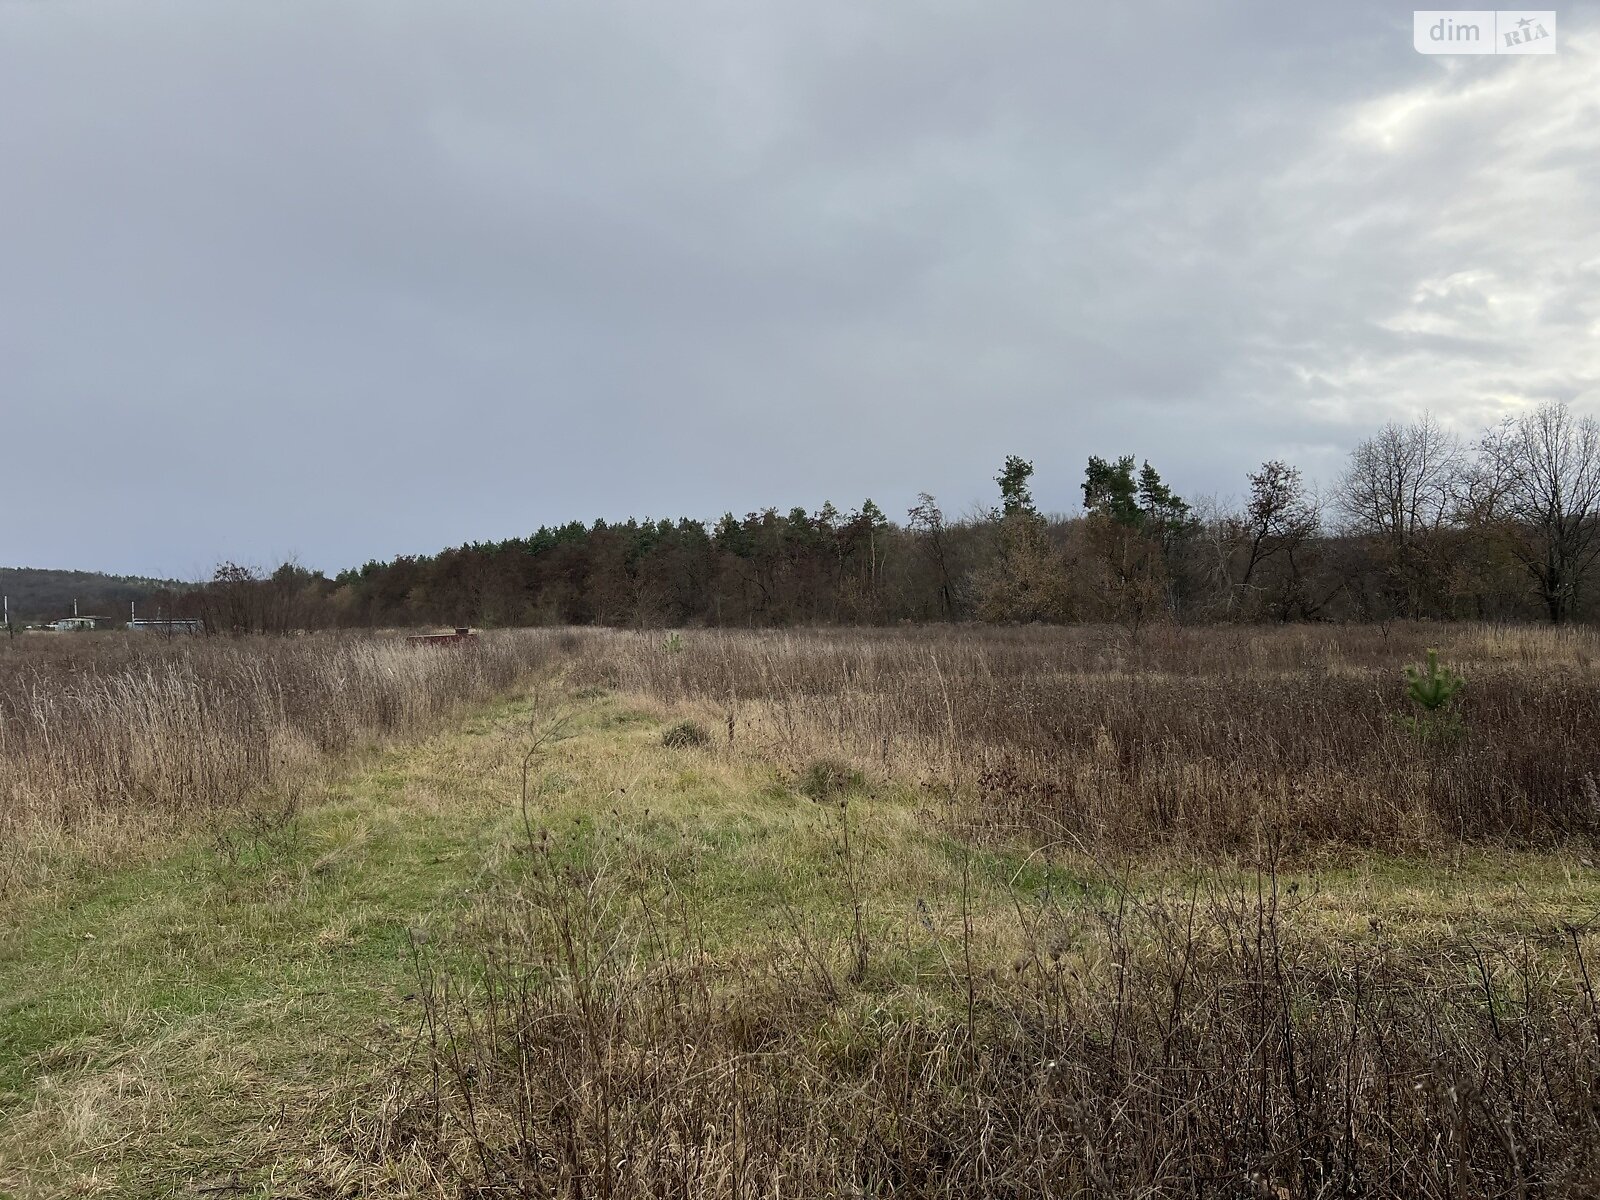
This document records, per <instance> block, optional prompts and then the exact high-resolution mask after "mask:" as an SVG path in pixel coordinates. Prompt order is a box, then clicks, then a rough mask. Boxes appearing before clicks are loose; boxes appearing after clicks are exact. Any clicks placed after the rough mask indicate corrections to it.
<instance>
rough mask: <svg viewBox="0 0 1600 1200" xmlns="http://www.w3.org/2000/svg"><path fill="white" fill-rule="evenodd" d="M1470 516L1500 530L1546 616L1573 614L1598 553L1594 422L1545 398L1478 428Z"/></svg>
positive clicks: (1598, 437) (1598, 426) (1599, 457)
mask: <svg viewBox="0 0 1600 1200" xmlns="http://www.w3.org/2000/svg"><path fill="white" fill-rule="evenodd" d="M1471 511H1472V514H1473V516H1474V517H1475V518H1476V519H1477V520H1478V521H1480V522H1482V523H1484V524H1485V525H1486V526H1487V527H1488V528H1490V529H1492V530H1493V531H1495V532H1496V533H1498V534H1499V535H1500V536H1501V537H1503V538H1504V540H1505V544H1506V546H1507V547H1508V548H1509V550H1510V552H1511V553H1512V554H1513V555H1514V556H1515V557H1516V559H1517V561H1518V562H1519V563H1521V564H1522V566H1523V569H1524V570H1525V571H1526V572H1527V573H1528V575H1529V576H1530V577H1531V579H1532V580H1533V586H1534V591H1535V592H1536V593H1537V595H1538V597H1539V600H1540V603H1541V604H1543V605H1544V609H1545V612H1546V614H1547V615H1548V616H1549V618H1550V620H1551V621H1555V622H1560V621H1565V620H1567V619H1568V618H1569V617H1571V616H1572V613H1573V610H1574V608H1575V607H1576V605H1577V600H1578V595H1579V592H1580V589H1581V588H1582V586H1583V584H1584V582H1585V580H1586V579H1587V578H1588V576H1589V573H1590V571H1592V570H1593V568H1594V565H1595V561H1596V559H1597V558H1600V422H1596V421H1595V419H1594V418H1593V417H1576V416H1574V415H1573V413H1572V410H1571V409H1570V408H1568V406H1567V405H1566V404H1564V403H1561V402H1558V401H1551V402H1550V403H1547V404H1544V405H1541V406H1540V407H1539V408H1537V409H1535V410H1533V411H1532V412H1529V413H1525V414H1523V415H1522V416H1520V417H1514V418H1513V417H1508V418H1507V419H1506V420H1505V421H1503V422H1502V423H1501V424H1500V425H1498V426H1496V427H1495V428H1494V429H1492V430H1490V431H1489V432H1488V433H1487V434H1485V435H1484V438H1483V441H1482V443H1481V444H1480V446H1479V455H1478V463H1477V468H1476V470H1475V471H1474V473H1473V477H1472V489H1471Z"/></svg>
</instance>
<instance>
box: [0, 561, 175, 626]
mask: <svg viewBox="0 0 1600 1200" xmlns="http://www.w3.org/2000/svg"><path fill="white" fill-rule="evenodd" d="M190 586H191V585H190V584H186V583H180V582H179V581H177V580H175V579H146V578H144V577H143V576H140V575H103V574H101V573H100V572H98V571H50V570H43V569H40V568H36V567H0V595H5V596H7V597H9V598H10V601H11V619H12V621H14V622H27V621H43V620H54V619H55V618H56V617H66V616H71V615H72V602H73V600H74V599H76V600H77V602H78V611H79V612H81V613H83V614H84V615H85V616H102V617H124V618H125V617H126V615H127V612H128V604H129V603H130V602H133V603H135V604H137V603H138V602H140V601H142V600H146V599H148V598H149V597H151V596H154V595H155V594H157V593H158V592H171V591H184V590H186V589H187V588H189V587H190Z"/></svg>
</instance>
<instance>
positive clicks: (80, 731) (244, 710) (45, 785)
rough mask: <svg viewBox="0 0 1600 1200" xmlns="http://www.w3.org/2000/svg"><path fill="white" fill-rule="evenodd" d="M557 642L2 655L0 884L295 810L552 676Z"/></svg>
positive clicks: (341, 640) (385, 642) (503, 636)
mask: <svg viewBox="0 0 1600 1200" xmlns="http://www.w3.org/2000/svg"><path fill="white" fill-rule="evenodd" d="M554 636H555V635H552V634H550V633H547V632H541V631H519V632H511V633H497V634H492V635H487V636H485V637H483V638H481V639H480V640H479V642H478V643H477V644H476V645H472V646H443V647H417V646H411V645H408V644H407V643H406V642H404V641H403V640H401V639H398V638H372V637H336V636H331V635H330V636H314V637H304V638H293V639H281V638H279V639H272V638H245V639H235V640H220V639H219V640H183V639H179V640H172V641H167V640H163V639H160V638H155V637H149V636H139V635H132V636H120V635H116V636H100V635H83V636H76V637H74V636H70V635H62V636H59V637H54V638H41V637H35V638H28V639H22V640H20V641H18V642H16V643H12V644H10V645H6V646H0V847H3V850H0V855H4V856H5V859H0V880H4V879H10V880H13V881H15V880H17V879H20V878H22V877H23V876H24V872H22V871H21V870H20V868H19V863H20V862H21V861H22V860H23V859H24V858H25V857H26V856H27V855H28V854H30V853H33V852H35V851H37V850H39V849H40V848H41V847H47V846H50V845H53V844H62V843H65V844H70V845H73V846H75V847H78V848H88V847H91V846H94V845H96V844H101V845H103V844H105V843H107V842H108V841H110V842H126V841H128V840H130V839H131V840H137V839H138V838H139V837H140V836H142V835H143V834H146V833H149V832H151V831H157V830H161V829H165V828H169V827H171V825H172V824H173V823H174V822H176V821H180V820H183V819H185V818H188V817H193V816H196V815H204V814H209V813H236V812H238V811H239V810H241V809H242V808H245V807H246V806H248V805H251V804H255V803H258V802H259V801H260V800H261V799H262V798H263V796H265V795H266V794H267V793H269V792H272V791H274V790H276V791H277V792H279V793H280V795H279V800H280V801H283V802H287V803H293V796H294V792H295V790H296V789H297V788H298V787H299V786H301V785H304V784H305V783H306V782H307V781H308V780H310V779H312V778H313V777H314V776H315V773H316V769H317V767H318V766H319V765H320V764H322V763H324V762H325V761H326V760H327V759H328V758H329V756H331V755H336V754H338V753H339V752H341V751H345V750H348V749H350V748H352V747H354V746H358V745H360V744H362V743H364V742H367V741H370V740H372V739H375V738H381V737H383V736H386V735H390V734H408V733H417V732H420V731H426V730H431V729H432V728H434V727H435V726H436V725H437V724H438V722H439V721H440V720H441V719H442V718H443V717H445V716H446V715H447V714H448V713H450V712H452V711H453V710H454V709H456V708H457V707H458V706H459V705H461V704H463V703H465V702H471V701H482V700H487V699H490V698H493V697H495V696H498V695H501V694H503V693H505V692H507V691H508V690H510V689H511V688H512V687H514V686H515V685H516V684H517V683H518V682H519V681H521V680H525V679H527V678H528V677H529V676H530V675H531V674H532V673H533V672H535V671H537V670H539V669H540V668H541V667H542V666H543V665H544V664H545V663H546V662H547V661H548V660H549V657H550V653H551V647H552V645H553V638H554ZM6 860H9V861H6ZM0 887H3V883H0Z"/></svg>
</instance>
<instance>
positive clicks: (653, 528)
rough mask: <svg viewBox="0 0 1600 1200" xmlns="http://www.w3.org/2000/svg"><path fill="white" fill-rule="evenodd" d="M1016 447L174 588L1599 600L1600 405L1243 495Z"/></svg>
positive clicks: (1406, 437) (734, 598)
mask: <svg viewBox="0 0 1600 1200" xmlns="http://www.w3.org/2000/svg"><path fill="white" fill-rule="evenodd" d="M1033 475H1034V464H1033V462H1031V461H1029V460H1027V459H1025V458H1022V457H1020V456H1013V457H1010V458H1008V459H1007V460H1006V461H1005V463H1004V464H1003V465H1002V467H1001V469H1000V471H999V472H998V474H997V475H996V477H995V482H996V484H997V487H998V497H997V498H998V503H997V504H996V505H995V506H994V507H993V508H988V509H984V510H982V511H978V512H973V513H968V514H965V515H959V516H950V515H947V514H946V512H945V511H944V510H943V509H942V508H941V506H940V504H939V502H938V501H937V500H936V499H935V498H934V497H933V496H931V495H928V494H923V495H921V496H919V497H918V498H917V502H916V504H915V505H913V506H912V507H911V508H910V509H909V510H908V511H907V512H906V514H905V516H904V518H903V519H901V520H898V521H895V520H891V519H890V518H889V517H888V515H887V514H885V513H884V512H883V511H882V510H881V509H880V508H879V507H878V506H877V505H876V504H874V503H873V502H872V501H871V500H866V501H863V502H862V503H861V504H860V506H859V507H856V508H854V509H850V510H848V511H846V510H840V509H838V508H836V507H834V506H833V505H832V504H824V505H822V507H821V508H819V509H817V510H816V511H813V512H808V511H806V510H805V509H803V508H793V509H790V510H789V511H788V512H780V511H779V510H777V509H775V508H767V509H762V510H760V511H757V512H751V513H748V514H746V515H745V516H744V517H742V518H741V517H735V516H734V515H733V514H731V513H729V514H725V515H724V516H723V517H722V518H721V519H720V520H718V521H715V522H706V521H700V520H695V519H691V518H680V519H677V520H654V521H652V520H644V521H638V520H629V521H626V522H620V523H618V522H607V521H595V522H593V523H592V524H587V525H586V524H583V523H581V522H573V523H570V524H567V525H562V526H559V527H555V528H548V527H545V528H540V529H539V530H538V531H537V532H536V533H534V534H532V535H531V536H529V537H521V538H511V539H508V540H505V541H500V542H478V543H472V544H470V545H464V546H459V547H455V548H453V549H448V550H444V551H442V552H440V553H439V554H436V555H423V556H401V557H398V558H395V559H393V560H392V561H388V562H369V563H367V564H366V565H365V566H362V567H359V568H356V569H354V570H349V571H344V572H341V573H339V574H338V575H336V576H334V577H333V578H328V577H326V576H325V575H323V574H321V573H318V572H313V571H308V570H305V569H303V568H301V567H298V566H296V565H294V564H286V565H284V566H282V567H280V568H279V569H277V570H276V571H274V572H272V573H270V574H263V573H260V572H256V571H253V570H249V569H246V568H242V567H239V566H237V565H234V564H225V565H224V566H223V567H221V568H219V569H218V571H217V573H216V576H215V578H213V579H212V580H211V581H210V582H209V583H207V584H205V585H203V586H200V587H198V588H196V589H194V590H192V591H190V592H187V593H183V594H176V593H175V594H172V595H169V596H167V597H165V598H164V603H165V604H166V605H167V606H168V609H169V611H171V612H173V613H174V615H195V616H201V617H203V618H204V619H205V620H206V622H207V624H208V627H209V628H212V629H214V630H218V631H235V630H240V631H242V630H252V631H269V632H270V631H276V630H288V629H300V628H317V627H339V626H356V627H372V626H413V625H427V624H441V625H468V624H470V625H475V626H483V627H493V626H514V625H540V624H602V625H618V626H641V627H655V626H676V625H696V624H704V625H729V626H742V625H784V624H796V623H814V622H815V623H821V622H828V623H887V622H898V621H965V620H979V621H989V622H1028V621H1046V622H1072V621H1114V622H1120V623H1123V624H1124V625H1127V626H1129V627H1130V628H1133V629H1137V628H1138V627H1139V626H1141V625H1143V624H1145V623H1147V622H1151V621H1163V620H1182V621H1268V620H1270V621H1313V620H1356V621H1386V620H1390V619H1395V618H1434V619H1461V618H1474V619H1522V620H1528V619H1544V620H1548V621H1552V622H1564V621H1571V620H1577V619H1594V618H1595V617H1596V616H1597V615H1600V604H1597V602H1596V600H1595V598H1594V596H1593V594H1592V588H1591V584H1592V583H1593V581H1594V576H1595V573H1596V572H1595V562H1596V559H1597V557H1600V424H1597V423H1596V421H1595V420H1594V419H1593V418H1591V417H1584V416H1580V415H1577V414H1575V413H1574V412H1573V411H1572V410H1571V408H1570V407H1569V406H1567V405H1565V404H1561V403H1549V404H1545V405H1543V406H1542V407H1539V408H1537V409H1532V410H1529V411H1527V412H1526V413H1524V414H1523V415H1521V416H1518V417H1513V418H1508V419H1507V420H1506V421H1504V422H1503V423H1502V424H1500V425H1497V426H1495V427H1493V428H1491V429H1490V430H1488V431H1487V432H1485V433H1484V434H1483V436H1482V437H1481V438H1479V439H1477V440H1476V441H1475V442H1472V443H1465V442H1463V441H1462V440H1461V439H1459V438H1457V437H1456V436H1455V435H1453V434H1451V433H1450V432H1448V431H1447V430H1446V429H1445V428H1444V427H1442V426H1441V425H1440V424H1439V423H1438V422H1437V421H1435V420H1434V419H1433V418H1431V417H1427V416H1424V417H1423V418H1421V419H1419V420H1416V421H1413V422H1411V423H1408V424H1400V423H1396V424H1390V425H1387V426H1385V427H1384V428H1383V429H1382V430H1381V431H1379V432H1378V433H1377V435H1376V436H1374V437H1371V438H1369V439H1367V440H1366V441H1364V442H1362V443H1361V444H1360V445H1359V446H1357V447H1356V448H1355V450H1354V451H1353V452H1352V453H1351V455H1350V458H1349V461H1348V464H1347V465H1346V468H1345V469H1344V471H1343V473H1342V474H1341V475H1340V477H1339V478H1338V479H1337V480H1336V481H1334V482H1333V484H1332V485H1331V486H1329V487H1328V488H1326V489H1323V490H1318V489H1316V488H1314V487H1313V486H1311V484H1310V483H1309V481H1307V480H1306V479H1305V478H1304V476H1303V475H1302V474H1301V472H1300V471H1299V470H1298V469H1297V468H1296V467H1294V466H1291V465H1289V464H1288V463H1284V462H1280V461H1271V462H1266V463H1263V464H1261V466H1260V467H1259V468H1258V469H1256V470H1255V471H1252V472H1250V473H1249V474H1248V476H1247V478H1246V480H1245V484H1246V490H1245V496H1244V498H1243V500H1242V501H1240V502H1238V503H1236V504H1225V503H1221V502H1218V501H1216V500H1194V501H1190V500H1185V499H1184V498H1182V497H1181V496H1179V495H1178V494H1177V493H1176V492H1174V491H1173V490H1172V488H1171V486H1170V485H1169V484H1168V483H1167V482H1166V481H1165V480H1164V479H1163V478H1162V477H1161V475H1160V473H1159V472H1158V471H1157V470H1156V468H1155V467H1153V466H1152V465H1151V464H1150V463H1149V462H1145V461H1140V460H1138V459H1136V458H1135V457H1134V456H1131V455H1126V456H1122V457H1118V458H1115V459H1103V458H1099V457H1091V458H1090V459H1089V460H1088V462H1087V464H1086V465H1085V467H1084V470H1083V479H1082V497H1083V507H1082V512H1081V513H1077V514H1073V515H1070V516H1062V515H1050V514H1046V513H1042V512H1040V511H1039V509H1038V508H1037V506H1036V505H1035V503H1034V500H1033V495H1032V479H1033Z"/></svg>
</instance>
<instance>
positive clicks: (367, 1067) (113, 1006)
mask: <svg viewBox="0 0 1600 1200" xmlns="http://www.w3.org/2000/svg"><path fill="white" fill-rule="evenodd" d="M84 645H85V646H87V645H89V643H87V642H85V643H84ZM1429 647H1437V648H1438V650H1439V652H1440V655H1439V657H1440V660H1441V662H1443V663H1444V664H1446V665H1447V666H1448V667H1449V668H1450V669H1452V670H1454V671H1456V672H1459V674H1460V675H1461V676H1462V677H1463V678H1464V679H1465V687H1464V690H1463V691H1462V692H1461V694H1460V696H1459V699H1458V700H1456V701H1454V702H1452V703H1450V704H1449V705H1447V706H1446V707H1445V708H1444V709H1442V710H1441V711H1440V712H1438V713H1428V712H1427V711H1425V710H1422V709H1420V708H1419V706H1418V705H1417V703H1416V702H1415V701H1414V700H1412V699H1410V698H1409V697H1408V693H1407V688H1406V682H1405V680H1404V678H1403V676H1402V668H1403V667H1404V666H1406V665H1408V664H1416V663H1418V662H1421V661H1422V659H1423V656H1424V653H1425V651H1426V649H1427V648H1429ZM1597 650H1600V640H1597V638H1596V637H1595V635H1594V634H1593V633H1592V632H1590V631H1582V630H1559V631H1554V630H1531V629H1507V628H1491V627H1477V626H1438V627H1423V626H1403V625H1396V626H1392V627H1389V628H1335V627H1327V628H1311V627H1299V626H1285V627H1280V628H1267V629H1243V628H1241V629H1209V630H1190V629H1149V630H1146V631H1144V633H1143V634H1142V635H1141V636H1140V637H1139V638H1138V639H1137V640H1130V639H1129V638H1128V637H1127V636H1126V635H1125V634H1124V633H1122V632H1120V631H1116V630H1108V629H1097V628H1070V629H1040V628H1028V629H1015V630H976V629H968V628H965V627H963V628H950V629H904V630H902V629H890V630H867V631H863V630H849V631H844V630H825V631H799V632H751V633H733V632H712V631H686V632H683V633H680V634H677V635H664V634H661V633H622V632H603V631H560V632H550V633H528V634H516V635H504V636H501V637H493V638H489V639H487V640H486V641H485V643H484V644H483V645H482V646H481V647H479V648H478V649H477V650H474V651H469V652H467V653H456V652H452V651H442V650H428V651H418V650H414V649H411V648H407V647H404V646H403V645H392V644H378V643H367V642H360V641H350V642H344V641H331V640H330V641H327V642H323V641H321V640H319V639H304V640H295V641H290V642H268V643H256V642H248V641H242V642H236V643H227V644H205V645H196V646H193V647H163V648H159V649H140V648H135V647H130V646H126V645H119V644H117V643H115V642H112V641H107V642H106V643H105V644H104V645H103V647H101V648H99V649H96V650H95V651H93V652H92V653H88V652H86V654H85V656H84V657H83V658H77V657H73V656H68V657H66V658H51V659H50V660H49V661H48V662H47V661H45V659H44V658H43V657H42V656H43V653H44V652H43V651H33V650H31V649H30V651H29V656H21V655H18V656H13V657H11V658H9V659H0V676H3V678H4V680H5V686H4V691H3V697H4V698H3V699H0V705H4V709H3V712H4V717H5V725H4V732H3V733H0V737H3V738H4V739H5V740H4V750H5V755H4V759H3V764H0V785H3V786H0V800H3V802H4V804H5V805H6V807H5V808H4V810H3V813H0V819H3V820H4V821H6V822H7V830H8V834H9V840H8V844H10V845H13V846H19V847H23V849H21V850H16V851H13V852H12V853H13V859H12V861H13V862H14V863H16V864H19V866H18V867H17V868H15V869H14V870H13V880H14V882H13V884H12V886H11V888H10V890H9V892H8V893H7V895H6V897H5V899H4V900H3V901H0V904H3V905H4V908H5V912H4V917H3V922H0V1195H6V1194H10V1195H15V1196H17V1197H29V1198H32V1197H41V1196H90V1195H105V1196H124V1195H126V1196H194V1195H239V1196H299V1197H308V1198H309V1197H330V1196H356V1195H361V1196H394V1197H401V1196H435V1197H438V1196H461V1197H466V1196H606V1197H634V1196H639V1197H643V1196H685V1197H688V1196H694V1197H719V1196H727V1197H735V1196H891V1195H892V1196H952V1197H954V1196H1019V1197H1020V1196H1040V1197H1042V1196H1074V1195H1081V1196H1147V1197H1155V1196H1259V1197H1271V1198H1281V1197H1294V1198H1298V1197H1332V1196H1422V1197H1470V1196H1506V1197H1512V1196H1573V1197H1576V1196H1586V1195H1593V1194H1595V1191H1596V1182H1597V1180H1600V1104H1597V1097H1596V1086H1597V1084H1596V1080H1597V1079H1600V1012H1597V1009H1596V1003H1595V995H1594V990H1593V986H1592V983H1591V980H1592V978H1593V971H1594V955H1595V953H1596V950H1597V949H1600V945H1597V941H1596V934H1595V920H1596V914H1597V912H1600V871H1597V870H1596V867H1595V864H1594V861H1593V860H1592V858H1591V855H1592V854H1593V852H1594V851H1593V839H1594V833H1595V825H1596V822H1597V821H1600V795H1597V790H1596V789H1597V782H1600V745H1597V739H1596V737H1595V733H1596V730H1597V728H1600V722H1597V720H1596V718H1597V717H1600V654H1597ZM52 654H56V655H59V654H61V651H60V650H59V649H57V650H54V651H52ZM452 654H454V657H452V656H451V655H452ZM49 713H54V714H58V716H57V719H56V720H54V721H52V720H50V719H47V718H46V716H44V715H43V714H49ZM174 713H182V714H188V715H187V716H186V717H185V718H184V719H175V718H174V717H173V715H172V714H174ZM60 714H70V721H72V722H76V723H75V724H72V725H71V726H70V727H71V728H72V729H73V730H74V731H76V736H75V737H74V738H73V739H70V740H65V739H62V738H61V737H59V736H58V731H59V730H60V729H61V728H62V727H63V725H64V724H65V723H66V721H67V718H62V717H61V716H60ZM258 727H260V728H258ZM261 729H266V730H267V731H268V732H266V733H264V734H263V733H262V732H261ZM202 730H204V731H205V733H206V736H205V738H201V737H199V736H197V735H198V734H199V732H200V731H202ZM252 739H254V740H252ZM69 747H70V749H69ZM274 747H278V748H279V749H280V750H281V755H279V756H277V757H275V755H278V751H275V750H274V749H273V748H274ZM213 784H215V785H217V786H213ZM286 796H287V797H290V798H291V799H292V801H293V802H292V803H284V797H286ZM108 831H120V832H118V833H116V834H115V835H112V834H111V833H108Z"/></svg>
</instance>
